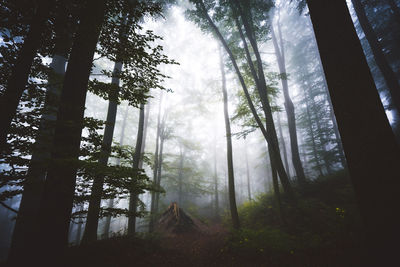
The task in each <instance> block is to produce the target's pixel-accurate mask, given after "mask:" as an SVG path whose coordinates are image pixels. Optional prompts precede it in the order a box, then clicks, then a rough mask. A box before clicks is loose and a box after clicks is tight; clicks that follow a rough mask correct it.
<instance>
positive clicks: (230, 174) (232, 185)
mask: <svg viewBox="0 0 400 267" xmlns="http://www.w3.org/2000/svg"><path fill="white" fill-rule="evenodd" d="M220 68H221V76H222V94H223V97H224V118H225V130H226V153H227V161H228V186H229V207H230V211H231V217H232V224H233V227H234V228H236V229H239V228H240V222H239V215H238V212H237V207H236V197H235V177H234V172H233V156H232V134H231V125H230V122H229V112H228V93H227V91H226V80H225V70H224V63H223V58H222V52H220Z"/></svg>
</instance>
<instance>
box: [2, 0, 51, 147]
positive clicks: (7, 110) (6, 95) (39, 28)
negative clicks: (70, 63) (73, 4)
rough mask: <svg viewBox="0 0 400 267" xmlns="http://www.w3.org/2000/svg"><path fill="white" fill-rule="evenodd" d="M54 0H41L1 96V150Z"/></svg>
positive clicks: (4, 145)
mask: <svg viewBox="0 0 400 267" xmlns="http://www.w3.org/2000/svg"><path fill="white" fill-rule="evenodd" d="M52 6H53V1H50V0H43V1H39V3H38V4H37V7H36V14H35V16H33V18H32V21H31V23H30V27H29V32H28V34H27V36H26V38H25V40H24V44H23V45H22V47H21V50H20V51H19V53H18V57H17V60H16V61H15V64H14V66H13V68H12V72H11V75H10V77H9V78H8V81H7V86H6V88H5V90H4V92H3V94H2V95H1V97H0V107H1V110H0V152H3V150H4V149H5V147H6V142H7V141H6V139H7V134H8V133H9V131H10V126H11V121H12V119H13V117H14V116H15V113H16V110H17V107H18V104H19V102H20V99H21V96H22V94H23V92H24V90H25V86H26V84H27V82H28V76H29V72H30V70H31V66H32V63H33V60H34V58H35V56H36V52H37V50H38V49H39V46H40V44H41V40H42V38H41V36H42V34H43V32H44V30H45V27H46V22H47V20H48V18H49V15H50V11H51V9H52Z"/></svg>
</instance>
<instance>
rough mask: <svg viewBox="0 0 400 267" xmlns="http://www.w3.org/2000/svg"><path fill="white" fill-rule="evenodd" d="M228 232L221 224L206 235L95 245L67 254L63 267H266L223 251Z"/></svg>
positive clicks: (112, 241) (108, 242) (120, 239)
mask: <svg viewBox="0 0 400 267" xmlns="http://www.w3.org/2000/svg"><path fill="white" fill-rule="evenodd" d="M228 235H229V232H228V230H227V229H226V228H224V227H223V226H222V225H221V224H214V225H210V227H209V229H208V232H207V233H200V232H190V233H185V234H179V235H175V236H155V237H154V238H145V239H141V238H140V239H139V238H138V239H136V238H134V239H132V238H127V237H121V238H118V237H117V238H111V239H108V240H103V241H98V242H95V243H93V244H91V245H88V246H79V247H72V248H70V249H69V250H68V251H67V254H66V259H65V261H64V264H65V265H66V266H72V265H73V266H265V265H263V264H249V262H247V259H244V258H241V257H238V256H239V255H233V254H231V253H229V252H227V251H226V250H225V245H226V242H227V238H228ZM70 264H71V265H70Z"/></svg>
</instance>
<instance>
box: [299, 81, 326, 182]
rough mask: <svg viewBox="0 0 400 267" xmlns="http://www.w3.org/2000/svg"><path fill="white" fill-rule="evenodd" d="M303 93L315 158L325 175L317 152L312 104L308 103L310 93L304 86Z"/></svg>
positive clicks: (321, 174) (318, 167)
mask: <svg viewBox="0 0 400 267" xmlns="http://www.w3.org/2000/svg"><path fill="white" fill-rule="evenodd" d="M303 94H304V97H305V99H306V111H307V124H308V130H309V131H310V135H311V143H312V151H313V155H314V159H315V161H316V163H317V169H318V172H319V175H320V176H324V173H323V172H322V168H321V163H320V162H319V156H318V153H317V144H316V143H315V135H314V129H313V123H312V119H311V112H310V105H309V103H308V95H307V92H306V90H305V88H304V87H303Z"/></svg>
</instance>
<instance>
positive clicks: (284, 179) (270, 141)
mask: <svg viewBox="0 0 400 267" xmlns="http://www.w3.org/2000/svg"><path fill="white" fill-rule="evenodd" d="M199 5H200V9H201V11H202V12H203V15H204V16H205V18H206V19H207V21H208V23H209V25H210V27H211V28H212V29H213V31H214V33H215V34H216V35H217V37H218V39H219V40H220V42H221V44H222V46H223V47H224V49H225V51H226V53H227V54H228V56H229V58H230V60H231V62H232V65H233V67H234V69H235V72H236V74H237V76H238V79H239V82H240V84H241V86H242V89H243V92H244V94H245V97H246V100H247V102H248V104H249V108H250V110H251V113H252V114H253V116H254V119H255V120H256V123H257V126H258V127H259V128H260V130H261V132H262V134H263V136H264V138H265V140H266V141H267V142H268V145H269V146H270V147H271V151H273V154H274V155H276V157H275V156H273V157H271V158H272V159H271V160H273V162H274V164H276V166H277V169H278V172H279V177H280V179H281V181H282V185H283V188H284V190H285V192H287V194H288V195H289V196H291V198H293V190H292V187H291V185H290V182H289V178H288V177H287V174H286V171H285V168H284V167H283V162H282V159H281V156H280V154H279V146H278V143H277V142H278V141H277V138H276V139H274V138H273V135H270V133H271V131H272V130H270V132H269V133H267V130H266V129H265V127H264V125H263V123H262V121H261V119H260V117H259V116H258V114H257V110H256V109H255V107H254V104H253V101H252V100H251V97H250V94H249V92H248V90H247V86H246V83H245V81H244V79H243V76H242V74H241V73H240V70H239V67H238V65H237V63H236V60H235V57H234V56H233V53H232V51H231V50H230V48H229V46H228V44H227V42H226V41H225V39H224V37H223V36H222V34H221V32H220V31H219V30H218V27H217V26H216V25H215V24H214V22H213V21H212V20H211V18H210V16H209V15H208V13H207V9H206V8H205V6H204V3H203V1H202V0H200V1H199ZM256 82H257V81H256ZM272 123H273V122H272ZM269 126H271V125H269ZM267 128H268V125H267ZM275 136H276V133H275Z"/></svg>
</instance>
